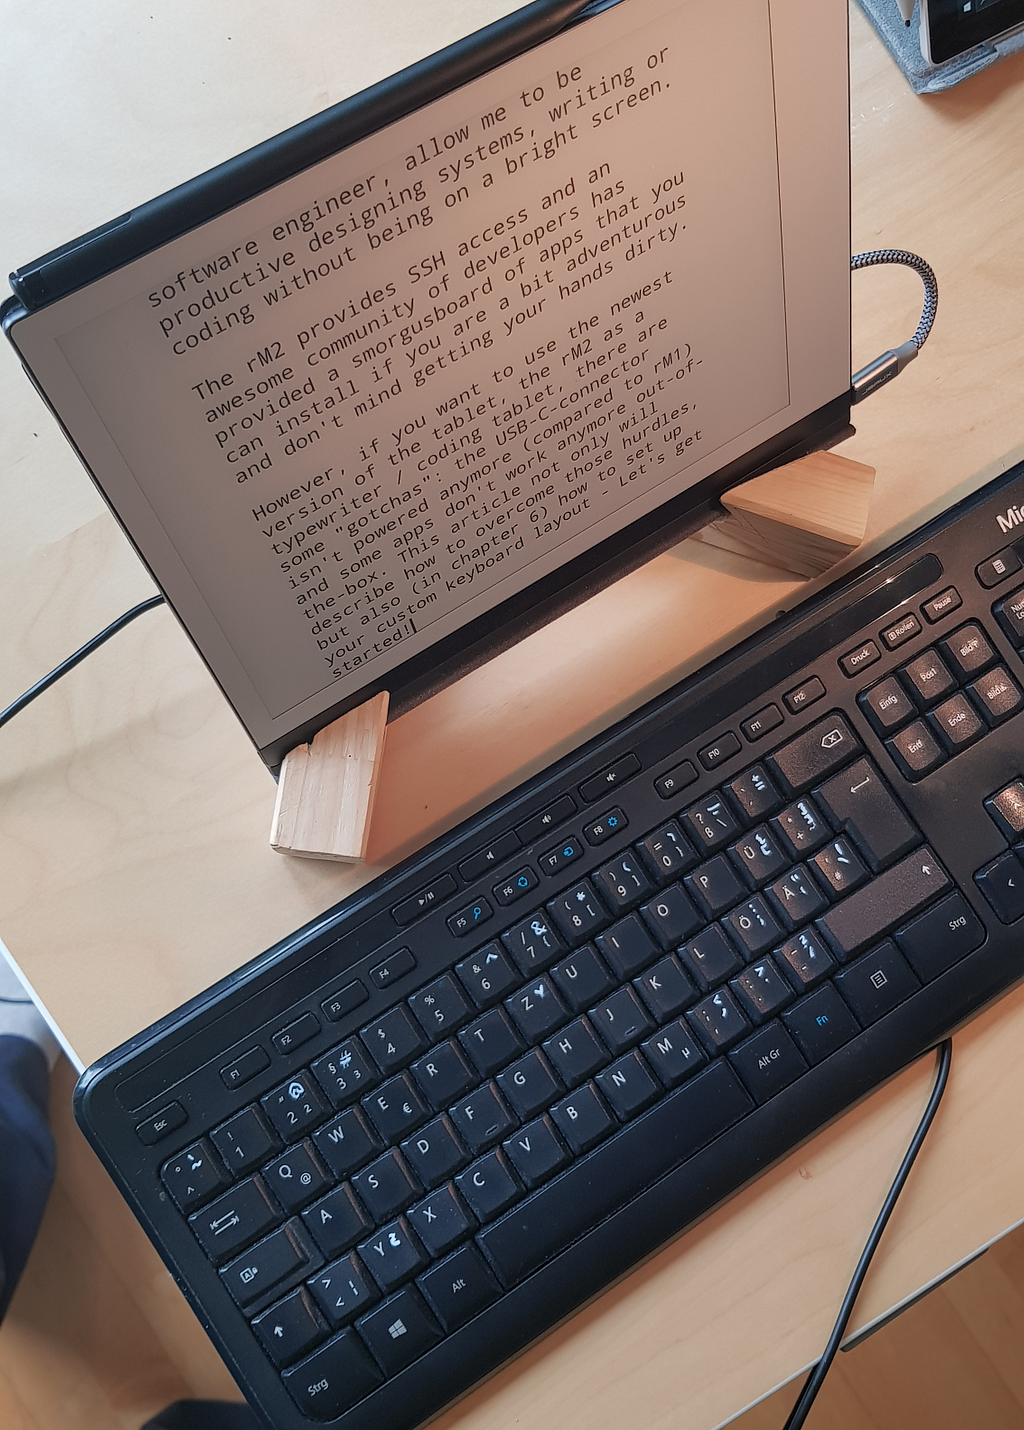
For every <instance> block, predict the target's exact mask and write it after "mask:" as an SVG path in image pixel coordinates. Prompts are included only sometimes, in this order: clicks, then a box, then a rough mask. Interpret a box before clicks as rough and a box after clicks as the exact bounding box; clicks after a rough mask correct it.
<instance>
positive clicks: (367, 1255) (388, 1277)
mask: <svg viewBox="0 0 1024 1430" xmlns="http://www.w3.org/2000/svg"><path fill="white" fill-rule="evenodd" d="M357 1250H358V1252H359V1255H360V1257H361V1258H362V1260H363V1263H364V1265H366V1266H367V1267H368V1268H369V1271H370V1275H371V1276H372V1277H373V1279H374V1281H376V1283H377V1285H378V1286H379V1287H380V1289H381V1290H382V1291H383V1292H384V1294H385V1295H387V1293H388V1292H389V1291H393V1290H394V1288H395V1287H396V1286H399V1285H401V1283H402V1282H403V1281H408V1280H409V1278H410V1277H411V1276H415V1275H416V1274H417V1272H419V1271H422V1270H423V1268H424V1266H426V1264H427V1257H426V1254H425V1253H424V1251H423V1248H422V1247H421V1246H420V1244H419V1241H418V1240H417V1239H416V1237H415V1236H414V1235H413V1233H412V1232H411V1231H410V1230H409V1227H408V1225H407V1224H406V1221H405V1218H404V1217H399V1218H398V1220H397V1221H393V1222H391V1223H390V1225H389V1226H383V1227H381V1229H380V1231H378V1232H376V1233H375V1234H374V1235H373V1236H371V1237H370V1238H369V1239H368V1240H367V1241H364V1242H363V1243H362V1245H361V1246H359V1247H358V1248H357Z"/></svg>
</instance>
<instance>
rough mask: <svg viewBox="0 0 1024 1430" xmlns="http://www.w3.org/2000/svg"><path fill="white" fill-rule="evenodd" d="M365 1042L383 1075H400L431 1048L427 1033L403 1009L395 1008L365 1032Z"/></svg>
mask: <svg viewBox="0 0 1024 1430" xmlns="http://www.w3.org/2000/svg"><path fill="white" fill-rule="evenodd" d="M362 1039H363V1042H364V1043H365V1044H366V1046H367V1047H368V1048H369V1050H370V1056H371V1057H372V1058H373V1060H374V1062H375V1063H376V1064H377V1066H378V1067H379V1068H380V1070H381V1072H382V1073H390V1072H396V1071H397V1070H398V1068H401V1067H404V1066H405V1064H406V1063H408V1062H411V1061H412V1059H413V1058H414V1057H415V1056H416V1054H417V1053H421V1052H423V1051H424V1049H425V1048H426V1046H427V1040H426V1038H425V1037H424V1035H423V1033H422V1032H421V1031H420V1029H419V1028H418V1027H417V1025H416V1024H415V1023H414V1022H413V1020H412V1018H411V1017H410V1015H409V1012H408V1009H406V1008H403V1007H398V1008H392V1009H391V1012H390V1013H385V1014H384V1016H383V1018H378V1019H377V1021H376V1022H375V1023H371V1024H370V1026H369V1027H368V1028H363V1029H362Z"/></svg>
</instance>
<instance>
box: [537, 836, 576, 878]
mask: <svg viewBox="0 0 1024 1430" xmlns="http://www.w3.org/2000/svg"><path fill="white" fill-rule="evenodd" d="M582 858H583V845H582V844H581V843H580V841H579V840H578V839H573V838H571V837H570V838H569V839H563V840H562V842H561V844H556V845H555V847H554V849H549V850H548V851H547V853H546V854H542V855H541V856H540V858H539V859H538V860H537V862H538V864H539V865H540V867H541V869H542V870H543V871H544V873H545V874H557V873H558V872H559V870H560V869H565V868H567V866H568V865H570V864H575V862H576V860H577V859H582Z"/></svg>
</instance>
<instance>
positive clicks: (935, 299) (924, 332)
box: [850, 248, 939, 403]
mask: <svg viewBox="0 0 1024 1430" xmlns="http://www.w3.org/2000/svg"><path fill="white" fill-rule="evenodd" d="M885 263H901V264H903V266H904V267H905V268H912V269H913V270H914V272H915V273H916V274H917V276H918V277H919V278H920V280H921V282H922V283H923V284H924V309H923V310H922V313H921V321H920V322H919V323H918V325H917V330H916V331H915V333H914V335H913V337H911V338H908V339H907V341H906V342H905V343H900V345H899V347H898V348H890V349H889V351H888V352H885V353H882V355H881V357H876V358H875V359H874V361H873V362H869V363H868V364H867V366H866V367H862V368H861V370H860V371H859V372H855V373H854V374H853V377H852V378H851V379H850V401H851V403H858V402H863V401H864V399H865V397H870V396H871V394H872V393H873V392H877V391H878V389H879V388H880V387H884V386H885V384H886V383H887V382H891V381H892V380H893V378H894V377H898V376H899V374H900V373H901V372H902V371H903V369H904V368H905V367H906V366H907V364H908V363H910V362H913V360H914V358H916V357H917V355H918V353H919V352H920V351H921V349H922V348H923V347H924V345H925V343H926V342H927V340H928V334H929V333H930V332H931V330H932V324H933V323H934V322H935V314H936V313H937V312H938V308H939V283H938V279H937V278H936V277H935V274H934V272H933V271H932V268H931V265H930V264H928V263H926V262H925V260H924V259H923V258H921V257H920V256H919V255H918V254H916V253H908V251H907V250H906V249H905V248H873V249H871V250H870V251H869V252H867V253H855V254H854V255H853V257H852V258H851V259H850V271H851V272H852V273H856V272H857V270H858V269H859V268H874V267H876V266H877V265H879V264H885Z"/></svg>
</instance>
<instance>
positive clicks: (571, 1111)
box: [551, 1083, 618, 1156]
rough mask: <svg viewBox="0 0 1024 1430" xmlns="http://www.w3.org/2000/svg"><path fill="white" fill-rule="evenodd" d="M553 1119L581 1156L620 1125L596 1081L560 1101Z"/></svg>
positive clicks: (552, 1114)
mask: <svg viewBox="0 0 1024 1430" xmlns="http://www.w3.org/2000/svg"><path fill="white" fill-rule="evenodd" d="M551 1118H552V1121H553V1122H554V1124H555V1126H556V1127H557V1128H558V1130H559V1132H561V1134H562V1136H563V1137H564V1138H565V1140H566V1142H568V1144H569V1146H570V1147H571V1148H572V1150H573V1151H574V1152H575V1153H576V1154H577V1156H578V1155H579V1153H581V1152H589V1151H590V1149H591V1147H595V1146H596V1145H597V1143H598V1142H600V1141H601V1139H602V1138H603V1137H607V1135H608V1133H609V1132H611V1131H612V1130H613V1129H614V1128H615V1127H616V1126H617V1125H618V1124H617V1123H616V1121H615V1118H614V1117H613V1116H612V1115H611V1113H610V1112H609V1111H608V1109H607V1107H606V1106H605V1105H604V1103H603V1102H602V1101H601V1099H600V1097H598V1095H597V1091H596V1090H595V1088H594V1086H593V1084H592V1083H587V1085H586V1087H581V1088H577V1090H576V1091H575V1092H574V1093H572V1095H571V1096H570V1097H566V1098H563V1100H562V1101H561V1102H559V1103H556V1104H555V1106H554V1107H553V1108H552V1109H551Z"/></svg>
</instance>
